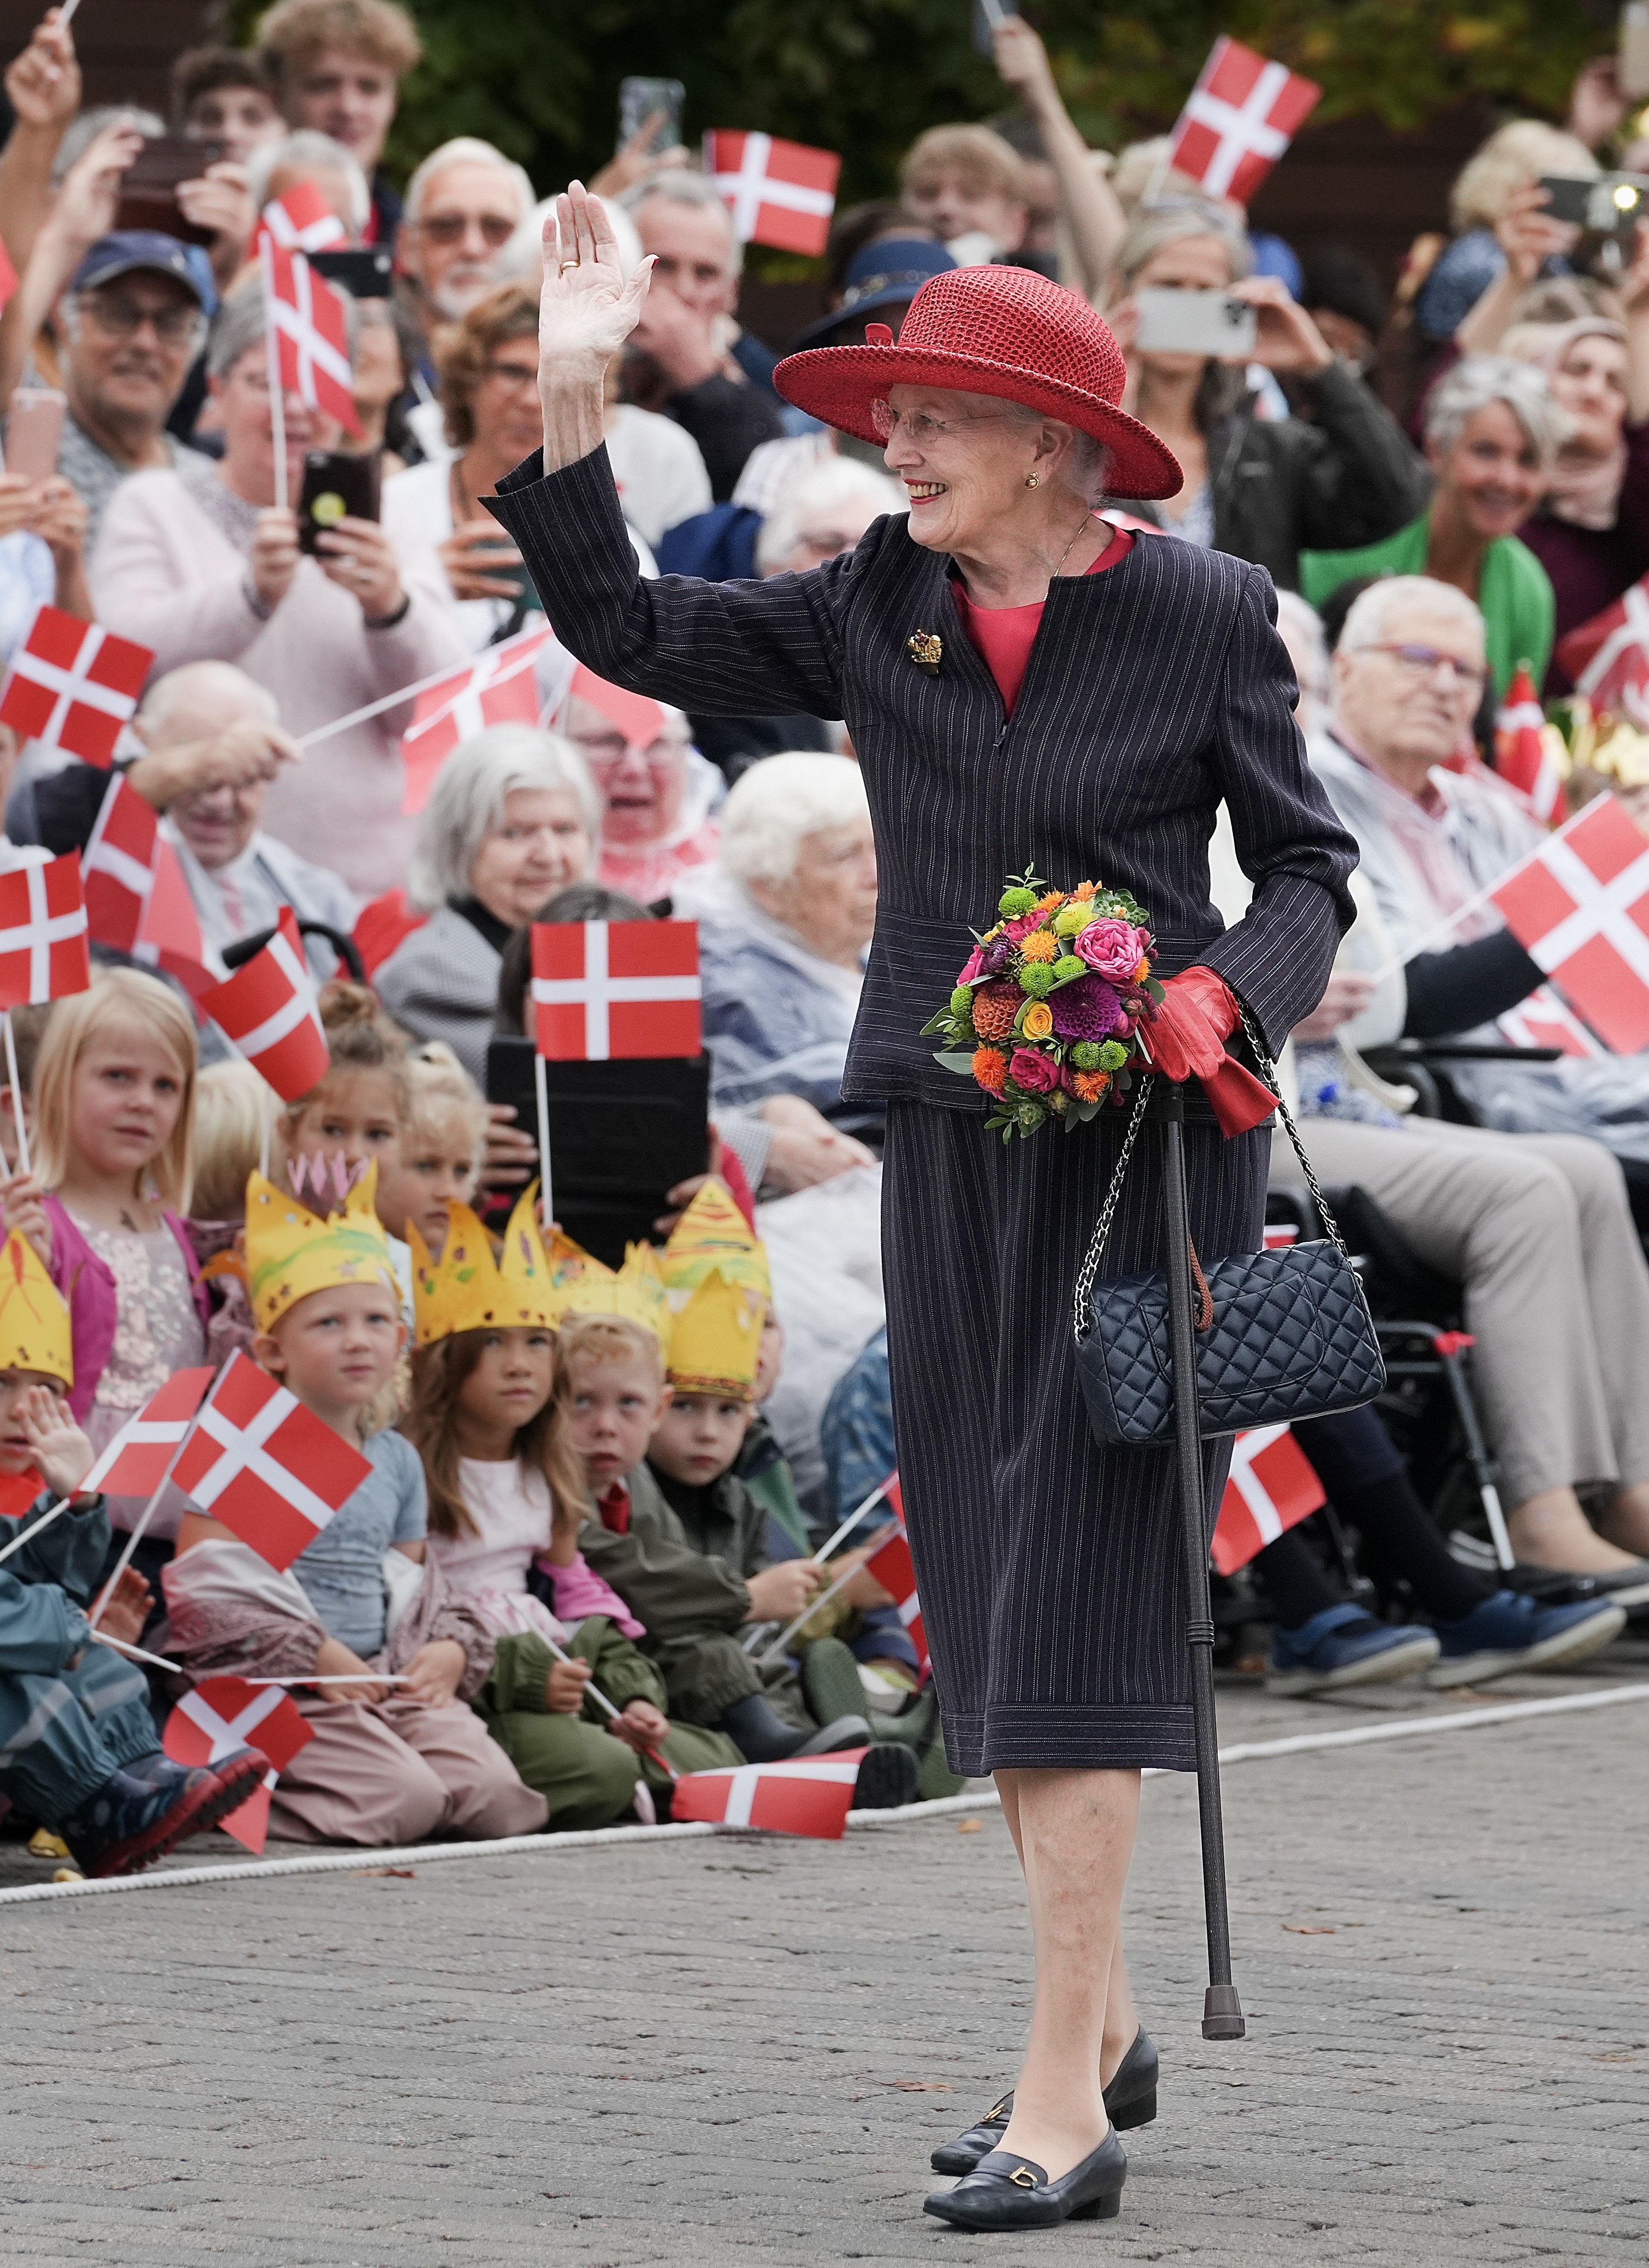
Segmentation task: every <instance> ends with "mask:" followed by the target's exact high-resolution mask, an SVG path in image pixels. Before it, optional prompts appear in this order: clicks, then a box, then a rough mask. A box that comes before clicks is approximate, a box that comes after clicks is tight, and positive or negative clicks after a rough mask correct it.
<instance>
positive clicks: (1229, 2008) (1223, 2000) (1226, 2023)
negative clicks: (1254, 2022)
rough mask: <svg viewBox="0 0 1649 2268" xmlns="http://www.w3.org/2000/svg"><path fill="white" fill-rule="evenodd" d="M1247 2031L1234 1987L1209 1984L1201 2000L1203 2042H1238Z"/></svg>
mask: <svg viewBox="0 0 1649 2268" xmlns="http://www.w3.org/2000/svg"><path fill="white" fill-rule="evenodd" d="M1247 2031H1248V2026H1247V2025H1246V2024H1245V2023H1244V2022H1243V2021H1242V2003H1241V2001H1240V1999H1238V1998H1237V1988H1236V1986H1235V1985H1210V1986H1209V1988H1208V1991H1207V1992H1206V1993H1205V1995H1204V1999H1203V2037H1204V2039H1205V2040H1240V2039H1241V2038H1243V2037H1244V2036H1245V2035H1246V2034H1247Z"/></svg>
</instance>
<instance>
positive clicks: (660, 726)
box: [567, 662, 665, 748]
mask: <svg viewBox="0 0 1649 2268" xmlns="http://www.w3.org/2000/svg"><path fill="white" fill-rule="evenodd" d="M567 698H568V699H569V700H570V701H587V702H588V703H589V704H590V706H591V708H592V709H597V710H599V711H600V713H601V715H602V716H603V717H605V718H607V723H608V724H609V725H616V726H617V727H618V729H619V731H620V732H621V733H622V734H623V735H624V739H625V741H626V743H627V745H628V746H629V747H632V748H650V747H652V744H653V742H654V741H655V740H657V739H658V737H659V733H662V732H663V730H664V726H665V709H664V703H662V702H660V701H653V700H651V699H650V698H649V697H648V696H647V695H646V694H644V693H627V692H626V691H625V689H624V688H623V687H622V685H614V684H613V683H611V682H610V681H609V680H608V679H607V678H605V677H598V676H597V675H596V674H595V672H594V670H593V669H586V668H585V666H584V664H583V663H582V662H580V663H579V664H578V667H577V669H575V670H574V671H573V673H572V677H571V681H570V683H569V684H568V687H567Z"/></svg>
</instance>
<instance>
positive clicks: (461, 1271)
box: [407, 1182, 566, 1346]
mask: <svg viewBox="0 0 1649 2268" xmlns="http://www.w3.org/2000/svg"><path fill="white" fill-rule="evenodd" d="M537 1196H538V1184H537V1182H534V1184H533V1186H532V1188H531V1189H528V1190H527V1192H526V1196H525V1197H522V1198H521V1199H520V1201H519V1204H517V1206H516V1208H515V1211H513V1212H512V1214H511V1215H510V1226H508V1228H507V1229H505V1231H504V1250H503V1252H502V1253H501V1254H500V1255H498V1256H497V1257H496V1258H495V1257H494V1255H493V1249H492V1239H491V1238H490V1236H489V1235H488V1233H487V1232H486V1230H485V1229H484V1228H483V1227H482V1224H481V1222H480V1221H479V1220H478V1219H476V1217H475V1214H474V1213H473V1212H472V1211H470V1209H469V1207H468V1206H467V1204H449V1205H448V1206H447V1209H446V1242H445V1244H444V1245H443V1246H442V1248H441V1256H440V1258H439V1259H438V1260H432V1259H431V1257H430V1248H429V1246H428V1245H427V1244H425V1242H424V1241H423V1237H422V1236H420V1235H419V1233H418V1224H417V1223H416V1221H415V1220H409V1222H408V1223H407V1241H408V1243H409V1245H410V1246H411V1247H412V1306H413V1314H414V1315H415V1317H416V1324H417V1335H416V1343H417V1344H418V1345H419V1346H431V1345H432V1344H434V1342H435V1341H436V1340H437V1339H445V1338H450V1337H452V1335H453V1332H454V1331H482V1330H487V1329H518V1330H553V1329H555V1327H556V1324H557V1323H558V1322H560V1320H561V1314H562V1310H563V1307H565V1305H566V1302H565V1300H564V1299H563V1296H562V1294H561V1293H560V1292H558V1291H557V1290H556V1285H555V1281H554V1278H553V1277H552V1275H551V1271H550V1265H549V1255H548V1253H547V1252H546V1251H545V1249H544V1239H543V1236H542V1234H541V1232H540V1229H539V1226H538V1215H537V1213H536V1212H535V1211H534V1200H535V1199H536V1197H537Z"/></svg>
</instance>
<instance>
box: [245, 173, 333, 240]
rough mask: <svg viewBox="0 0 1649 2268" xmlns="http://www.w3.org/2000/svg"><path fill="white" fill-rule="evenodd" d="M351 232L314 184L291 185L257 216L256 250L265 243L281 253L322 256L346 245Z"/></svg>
mask: <svg viewBox="0 0 1649 2268" xmlns="http://www.w3.org/2000/svg"><path fill="white" fill-rule="evenodd" d="M349 235H350V232H349V230H348V229H347V228H345V226H344V225H343V223H342V221H341V220H340V219H339V218H338V216H337V215H336V213H335V212H334V211H333V210H332V207H331V206H330V205H329V204H328V203H327V201H326V199H325V197H324V196H322V195H321V194H320V189H319V188H318V187H317V186H316V184H315V183H314V182H313V181H294V182H293V183H292V186H291V188H290V189H288V190H287V191H286V193H285V195H283V196H278V197H271V198H270V199H269V203H268V204H266V205H265V206H264V208H263V210H262V212H261V214H260V215H259V227H258V250H259V252H260V253H261V251H262V249H263V242H264V239H265V238H266V237H267V238H268V239H269V242H270V243H271V244H273V245H276V246H277V247H279V248H280V249H281V250H282V251H283V252H303V253H310V252H325V251H327V250H328V247H331V246H332V245H335V244H346V243H347V242H348V241H349Z"/></svg>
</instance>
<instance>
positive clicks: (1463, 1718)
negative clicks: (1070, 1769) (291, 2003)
mask: <svg viewBox="0 0 1649 2268" xmlns="http://www.w3.org/2000/svg"><path fill="white" fill-rule="evenodd" d="M1628 1701H1649V1684H1642V1685H1609V1686H1605V1687H1604V1688H1603V1690H1601V1692H1597V1693H1565V1694H1562V1695H1560V1696H1558V1697H1557V1698H1555V1699H1553V1700H1550V1701H1510V1702H1505V1703H1503V1704H1502V1705H1500V1706H1498V1708H1489V1709H1467V1710H1458V1711H1454V1712H1450V1713H1449V1714H1448V1715H1447V1716H1443V1715H1439V1716H1432V1717H1393V1718H1389V1719H1387V1720H1386V1721H1385V1722H1383V1723H1380V1724H1376V1725H1353V1726H1350V1727H1347V1728H1345V1729H1344V1730H1343V1731H1340V1732H1334V1733H1296V1734H1291V1735H1290V1736H1288V1737H1287V1738H1286V1739H1284V1740H1280V1741H1244V1742H1238V1743H1237V1744H1236V1745H1235V1746H1234V1747H1232V1748H1229V1749H1221V1750H1220V1752H1219V1761H1220V1763H1221V1764H1255V1763H1259V1762H1263V1760H1264V1759H1266V1758H1268V1757H1271V1756H1300V1755H1304V1754H1306V1753H1307V1752H1308V1751H1310V1750H1313V1749H1341V1748H1357V1747H1360V1746H1362V1745H1364V1744H1365V1743H1366V1742H1373V1741H1403V1740H1417V1739H1423V1738H1424V1736H1425V1735H1426V1734H1439V1733H1441V1734H1449V1733H1468V1732H1476V1731H1477V1730H1478V1729H1479V1728H1480V1727H1483V1726H1486V1725H1506V1724H1513V1723H1517V1722H1520V1721H1521V1720H1522V1719H1527V1718H1532V1717H1559V1716H1568V1715H1572V1714H1573V1713H1574V1712H1577V1711H1579V1710H1586V1709H1609V1708H1614V1707H1616V1706H1617V1705H1619V1704H1621V1703H1623V1702H1628ZM1170 1776H1171V1775H1169V1774H1167V1773H1166V1772H1164V1771H1161V1770H1160V1769H1159V1768H1158V1767H1155V1766H1152V1767H1150V1768H1148V1769H1147V1770H1146V1771H1145V1772H1144V1773H1143V1774H1142V1775H1141V1777H1142V1778H1145V1779H1159V1778H1168V1777H1170ZM1172 1777H1181V1775H1177V1774H1176V1775H1172ZM999 1803H1000V1798H999V1797H997V1795H996V1794H994V1793H980V1794H976V1795H949V1796H943V1797H941V1798H939V1800H937V1801H936V1802H932V1803H907V1804H902V1805H900V1806H898V1807H897V1808H894V1809H893V1810H889V1811H850V1812H849V1814H848V1819H847V1823H848V1826H849V1829H850V1830H853V1831H863V1830H866V1829H880V1828H886V1827H905V1826H909V1825H912V1824H915V1823H920V1822H922V1821H924V1820H932V1819H954V1818H957V1817H959V1816H961V1815H964V1814H966V1813H968V1812H975V1811H994V1810H996V1809H997V1808H998V1806H999ZM761 1832H762V1830H760V1829H752V1828H746V1827H740V1828H728V1827H718V1826H715V1825H713V1824H711V1823H709V1822H707V1821H700V1820H690V1821H684V1822H683V1823H681V1825H680V1826H671V1827H594V1828H587V1829H585V1830H584V1831H582V1832H581V1833H578V1834H573V1835H506V1836H504V1837H500V1838H499V1839H498V1840H497V1841H496V1842H491V1843H422V1844H414V1845H410V1846H408V1845H401V1846H396V1845H392V1846H391V1847H390V1848H389V1849H387V1850H370V1851H369V1850H362V1851H337V1850H332V1851H317V1852H315V1853H314V1855H313V1857H311V1858H305V1859H250V1860H248V1861H247V1862H246V1863H245V1864H243V1865H239V1866H235V1865H230V1866H226V1867H224V1866H218V1867H172V1868H170V1869H169V1870H165V1871H161V1872H158V1873H154V1874H117V1875H114V1877H113V1878H112V1879H111V1880H109V1881H97V1882H24V1883H20V1884H19V1885H18V1887H17V1888H15V1889H9V1890H0V1905H28V1904H33V1903H34V1902H36V1901H37V1900H40V1899H42V1898H86V1897H98V1896H103V1895H104V1894H105V1893H106V1892H111V1891H117V1890H166V1889H191V1888H194V1887H195V1885H197V1884H199V1883H202V1882H254V1881H269V1880H270V1879H271V1878H272V1877H274V1876H276V1875H281V1874H381V1873H383V1872H385V1871H386V1870H391V1871H393V1870H397V1869H400V1868H405V1867H428V1866H433V1865H435V1864H436V1863H437V1862H438V1861H443V1862H444V1861H445V1860H447V1859H518V1858H529V1857H530V1858H543V1857H547V1856H548V1857H553V1856H556V1855H557V1854H559V1853H561V1852H569V1851H590V1850H600V1849H602V1848H604V1847H605V1846H607V1845H610V1844H615V1843H616V1844H623V1845H627V1846H632V1847H633V1846H634V1845H637V1844H640V1843H665V1842H673V1841H674V1842H678V1843H680V1842H688V1841H698V1840H702V1839H703V1837H705V1836H707V1835H729V1834H734V1835H748V1834H753V1833H761Z"/></svg>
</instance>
